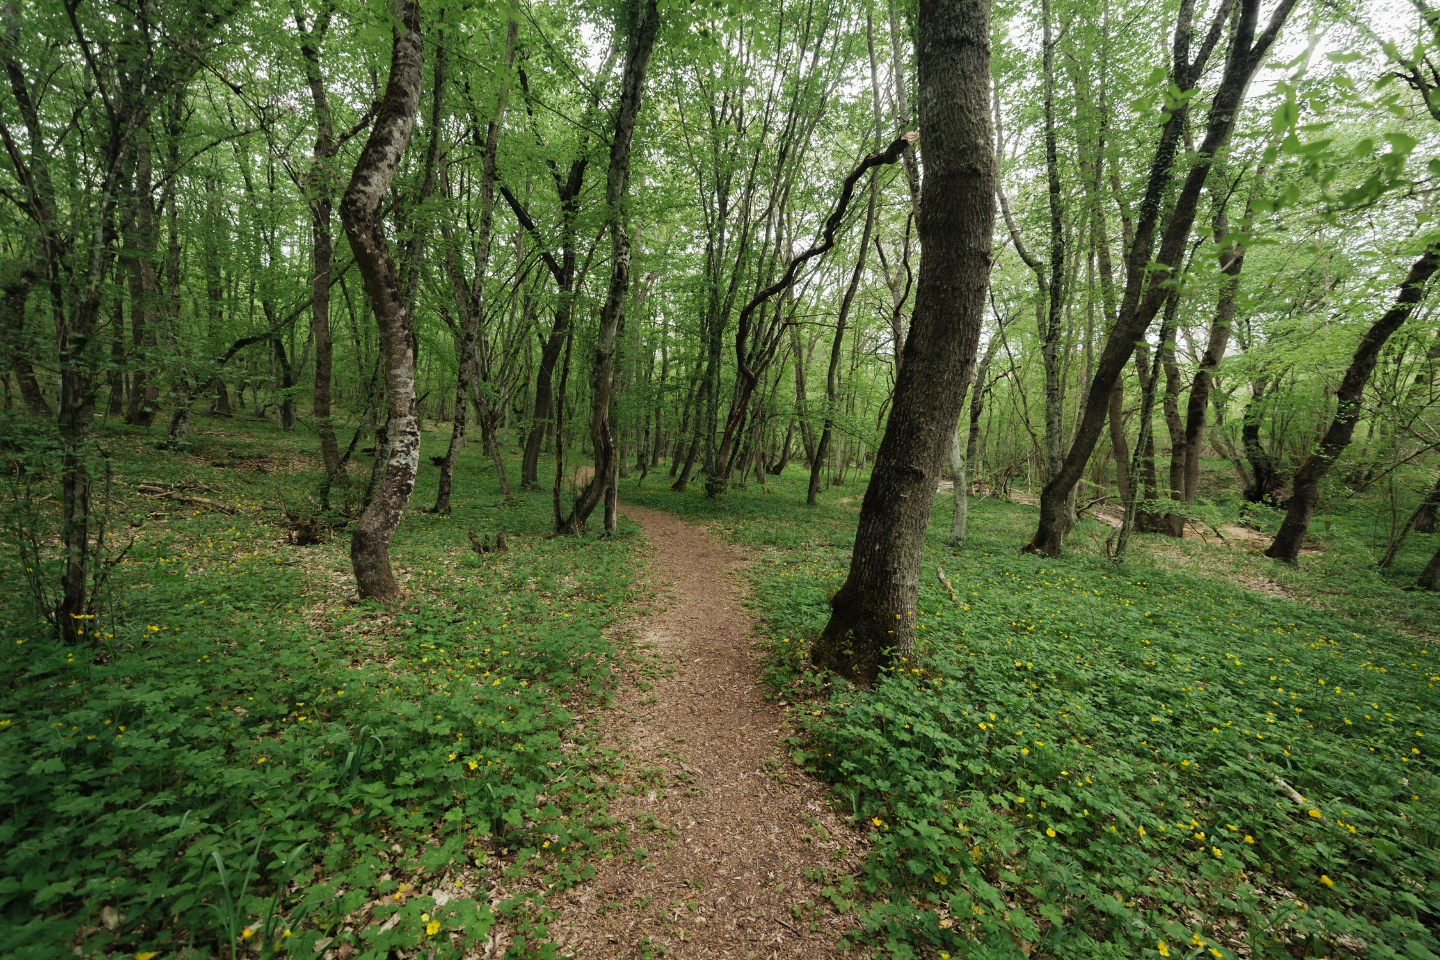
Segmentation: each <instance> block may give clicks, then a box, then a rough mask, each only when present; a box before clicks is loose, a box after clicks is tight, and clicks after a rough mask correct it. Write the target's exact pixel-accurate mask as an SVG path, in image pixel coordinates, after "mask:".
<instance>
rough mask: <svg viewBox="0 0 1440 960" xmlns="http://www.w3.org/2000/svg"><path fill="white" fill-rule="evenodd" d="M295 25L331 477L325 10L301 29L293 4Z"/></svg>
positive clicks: (314, 333)
mask: <svg viewBox="0 0 1440 960" xmlns="http://www.w3.org/2000/svg"><path fill="white" fill-rule="evenodd" d="M295 25H296V27H297V29H298V30H299V31H300V36H301V37H302V40H301V43H300V53H301V57H302V59H303V61H304V64H305V80H306V82H307V83H308V84H309V86H310V99H311V102H312V103H313V104H314V107H315V129H316V132H315V155H314V159H313V160H312V161H311V164H310V173H309V176H308V177H307V178H306V181H305V186H306V189H307V191H308V192H309V193H311V195H312V196H311V201H310V239H311V269H312V271H313V273H312V275H311V278H310V283H311V288H312V291H313V297H314V300H313V301H312V302H311V304H310V311H311V312H310V335H311V337H312V338H313V339H314V341H315V389H314V393H313V394H312V399H311V404H310V414H311V416H313V417H314V418H315V424H316V429H317V431H318V432H319V435H320V458H321V460H322V462H323V463H324V464H325V473H326V474H327V475H329V476H334V474H335V472H336V470H338V469H339V466H340V449H339V445H338V443H337V442H336V439H335V424H334V423H333V422H332V420H331V418H330V402H331V398H330V382H331V380H332V379H333V378H334V372H333V369H332V368H333V365H334V348H333V345H332V342H331V339H330V272H331V270H333V269H334V265H335V243H334V239H333V237H332V236H331V216H332V212H333V207H334V204H333V202H332V201H331V190H332V186H331V183H330V161H331V160H332V159H333V158H334V156H335V153H336V151H337V150H338V146H337V145H336V143H335V131H334V124H333V120H332V118H331V115H330V101H329V98H328V97H327V96H326V93H325V77H324V74H323V73H322V72H321V69H320V51H319V44H320V42H321V41H322V40H323V39H324V37H325V33H326V31H327V30H328V29H329V26H330V9H329V8H328V7H327V8H326V9H325V10H324V11H323V12H322V13H321V14H320V17H319V19H318V21H317V22H316V24H315V28H314V29H313V30H306V28H305V18H304V15H303V14H301V13H300V12H299V11H298V9H297V11H296V13H295Z"/></svg>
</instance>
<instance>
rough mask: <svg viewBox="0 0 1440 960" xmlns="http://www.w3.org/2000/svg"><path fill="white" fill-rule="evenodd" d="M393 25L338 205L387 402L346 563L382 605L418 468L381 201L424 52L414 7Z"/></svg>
mask: <svg viewBox="0 0 1440 960" xmlns="http://www.w3.org/2000/svg"><path fill="white" fill-rule="evenodd" d="M395 19H396V23H395V26H394V27H393V28H392V32H393V36H394V43H393V47H392V51H391V57H390V78H389V80H388V82H387V83H386V85H385V93H384V96H383V97H382V99H381V101H380V106H379V109H378V110H377V111H376V117H375V123H374V126H373V127H372V128H371V130H370V136H369V138H368V139H367V140H366V141H365V147H364V149H363V150H362V151H361V152H360V158H359V159H358V160H356V161H355V172H354V174H353V175H352V176H351V178H350V185H349V186H348V187H346V188H345V196H344V198H343V199H342V200H341V202H340V221H341V223H342V224H344V227H345V235H346V237H347V238H348V239H349V241H350V249H351V250H353V251H354V253H355V261H356V263H357V265H358V266H359V267H360V274H361V276H362V277H364V279H365V292H366V293H367V294H368V295H369V299H370V305H371V307H373V308H374V310H375V321H376V325H377V326H378V327H379V330H380V348H381V351H382V352H383V354H384V358H385V360H384V365H385V392H386V396H387V397H388V398H389V401H390V425H389V430H388V434H387V435H388V443H387V444H386V450H385V456H386V463H385V467H384V472H383V475H382V476H381V478H380V482H379V483H378V484H377V485H376V489H375V492H374V495H373V497H372V498H371V500H370V503H369V505H368V506H366V508H365V512H364V513H362V514H361V515H360V520H359V521H358V522H357V523H356V524H355V531H354V534H353V536H352V538H351V543H350V562H351V565H352V566H353V567H354V569H355V581H356V584H357V586H358V587H359V588H360V596H361V597H362V598H364V599H367V600H378V601H380V602H382V603H388V602H392V601H395V600H398V599H400V585H399V584H398V583H396V582H395V576H394V574H393V573H392V572H391V569H390V541H391V539H392V538H393V537H394V535H395V530H396V528H398V527H399V525H400V517H401V516H402V515H403V514H404V512H405V506H406V504H408V503H409V502H410V494H411V492H412V491H413V490H414V488H415V472H416V469H417V468H418V467H419V463H420V422H419V419H418V417H417V416H416V403H415V353H414V347H413V339H412V331H413V318H412V317H411V315H410V311H409V309H408V308H407V307H406V304H405V298H404V295H403V293H402V291H401V289H400V276H399V273H398V272H397V270H396V268H395V259H394V257H393V256H392V255H391V252H390V245H389V243H388V241H387V240H386V238H385V229H384V221H383V219H382V205H383V203H384V200H385V194H386V191H387V190H389V188H390V183H391V181H392V180H393V179H394V178H395V170H396V168H397V167H398V166H399V165H400V158H401V155H402V154H403V153H404V152H405V148H406V146H408V145H409V143H410V135H411V133H412V132H414V129H415V115H416V113H417V112H418V109H419V105H420V87H421V83H422V78H423V72H424V47H423V40H422V37H421V34H420V5H419V2H418V0H398V2H397V3H396V8H395Z"/></svg>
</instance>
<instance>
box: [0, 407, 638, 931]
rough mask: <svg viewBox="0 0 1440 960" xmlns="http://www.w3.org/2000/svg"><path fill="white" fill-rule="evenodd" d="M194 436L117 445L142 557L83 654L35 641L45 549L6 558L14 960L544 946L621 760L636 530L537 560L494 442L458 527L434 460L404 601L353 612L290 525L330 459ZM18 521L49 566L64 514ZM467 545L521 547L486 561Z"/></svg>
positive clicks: (536, 515)
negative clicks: (620, 705) (174, 445)
mask: <svg viewBox="0 0 1440 960" xmlns="http://www.w3.org/2000/svg"><path fill="white" fill-rule="evenodd" d="M205 427H206V428H205V429H204V430H203V431H202V433H201V435H200V436H199V437H198V438H197V443H196V445H195V446H194V448H193V449H190V450H187V451H185V452H183V453H157V452H156V451H155V450H154V449H153V448H152V447H150V446H149V445H148V444H149V443H150V442H153V439H154V438H153V437H151V436H147V435H143V434H141V433H139V432H136V431H132V430H130V429H129V428H126V427H123V426H118V427H113V428H110V429H108V430H107V431H106V432H105V433H104V434H103V435H102V443H103V445H104V446H105V447H106V448H107V449H108V450H110V451H111V453H112V454H113V470H114V485H113V490H114V493H115V497H114V503H113V504H112V507H111V514H110V531H109V536H110V541H111V543H112V544H116V545H119V544H123V543H125V542H127V541H130V540H131V539H132V538H133V543H131V544H130V547H129V550H128V552H127V553H126V554H125V556H124V559H123V562H121V563H119V564H118V565H117V566H115V567H114V569H113V573H112V575H111V578H110V581H109V583H108V585H107V588H106V593H105V597H106V601H107V602H106V604H105V606H104V608H103V613H102V614H101V616H100V617H99V618H97V620H95V621H94V622H93V623H92V624H90V625H89V629H90V631H92V636H93V637H94V642H93V644H92V645H87V646H84V647H80V648H71V649H67V648H64V647H62V646H59V645H57V643H56V642H55V641H54V640H53V639H51V637H50V635H49V634H48V633H47V632H46V631H45V630H44V629H43V626H42V625H40V624H38V623H37V619H36V617H35V615H34V610H33V608H32V607H31V606H30V604H29V595H28V592H27V590H26V584H27V583H29V582H40V583H42V584H43V583H53V582H55V581H56V580H57V579H58V578H57V574H56V570H55V569H54V561H53V559H52V558H51V556H50V554H49V551H48V549H42V551H41V560H40V561H39V563H40V567H41V569H39V570H38V571H35V570H33V569H32V570H28V571H27V570H26V569H23V567H24V566H28V565H31V564H33V563H35V561H34V559H33V557H23V558H22V557H21V556H20V555H19V554H17V553H15V552H14V551H13V550H10V551H7V552H6V555H5V556H4V557H3V560H0V564H3V566H0V584H3V589H0V596H3V597H4V598H5V599H4V606H3V608H0V620H3V628H0V677H3V678H4V680H3V681H0V784H3V787H0V955H3V956H5V957H13V958H17V960H19V958H36V960H39V958H51V957H60V956H66V957H68V956H70V955H72V951H73V952H74V955H77V956H82V955H121V954H124V955H136V956H141V957H144V956H146V955H149V954H157V955H162V956H169V955H181V954H184V953H185V952H186V951H185V948H187V947H188V948H193V949H194V950H196V951H198V952H199V954H198V955H201V956H203V955H207V954H208V955H212V956H221V957H228V956H229V955H230V954H231V952H232V951H233V950H236V949H238V945H244V946H246V947H249V948H251V952H252V953H253V952H254V950H255V949H256V948H257V945H258V949H259V950H260V953H261V954H262V955H271V954H274V953H277V952H279V951H280V950H288V951H289V952H290V953H291V954H292V955H295V956H301V957H309V956H312V955H315V956H318V955H319V954H318V953H316V951H317V950H320V949H322V948H325V949H329V950H339V951H340V953H341V954H342V955H344V954H347V953H348V954H352V955H353V956H355V957H387V956H390V955H393V953H394V952H395V951H406V952H410V951H416V950H423V951H424V952H426V954H427V955H429V956H461V955H464V954H465V953H467V952H471V951H473V950H474V949H476V947H477V945H480V944H486V943H488V942H489V941H490V938H491V937H492V936H494V935H496V934H499V933H502V932H503V933H504V935H505V936H513V937H514V940H513V941H512V944H511V946H512V949H513V950H515V951H516V952H517V953H518V952H520V951H522V950H523V949H524V948H525V943H526V940H527V938H528V939H529V940H530V941H531V942H532V945H533V941H534V940H535V939H536V938H538V937H543V935H544V932H545V927H544V921H545V919H546V917H547V913H546V909H545V907H544V904H543V893H542V892H540V891H542V889H543V887H544V886H545V885H547V884H551V883H554V884H557V885H558V888H560V889H563V888H564V887H565V886H567V885H569V884H571V883H574V882H576V881H577V880H579V879H581V878H582V877H584V876H587V875H588V874H589V872H590V871H591V869H592V868H591V867H589V866H588V865H587V864H586V857H587V855H589V854H593V852H594V849H595V847H596V846H597V845H598V844H600V843H602V842H603V841H604V830H605V827H606V825H607V819H606V815H605V808H606V803H607V800H608V797H609V796H610V795H612V794H613V793H614V790H615V789H616V788H615V787H614V786H613V785H612V780H613V779H614V778H613V777H612V774H614V773H615V772H616V764H617V762H618V761H617V758H616V757H615V756H614V754H613V752H607V751H603V750H601V749H599V748H598V746H596V744H595V740H596V739H598V734H597V732H596V731H595V729H594V726H593V724H594V719H593V716H592V715H593V713H594V708H595V707H596V706H597V705H600V704H603V703H604V702H605V701H606V700H607V699H608V697H609V695H610V691H612V690H613V689H614V687H615V684H616V679H617V671H621V670H623V669H624V668H625V666H626V662H627V652H626V651H625V650H622V649H618V648H617V647H616V646H615V645H614V644H613V643H612V642H611V641H610V640H608V639H607V638H606V637H605V635H604V634H603V632H602V629H603V628H604V626H605V625H606V624H608V623H610V622H611V621H613V620H614V619H615V618H616V617H617V616H619V615H620V614H621V613H622V612H623V611H627V609H628V608H629V607H631V606H632V605H633V604H634V603H635V601H636V600H637V595H636V591H635V589H634V587H633V586H632V584H631V579H630V577H631V571H632V570H633V568H634V566H635V563H636V550H637V547H638V543H639V541H638V538H637V536H636V529H637V528H635V527H634V526H633V525H631V524H628V523H626V524H624V525H623V526H622V528H621V532H620V536H619V537H617V538H615V539H612V540H603V541H602V540H568V539H566V540H559V539H547V538H546V537H545V536H544V535H545V533H546V532H547V531H548V529H549V525H550V514H549V509H550V508H549V495H548V492H547V493H545V494H529V495H527V496H526V497H524V498H523V499H519V500H513V501H503V500H502V499H501V497H500V494H499V491H498V486H497V484H496V481H495V480H494V478H493V477H492V476H491V475H490V471H489V469H488V465H487V464H486V463H485V461H484V460H483V459H482V457H481V455H480V449H479V445H478V444H475V445H472V446H471V447H470V448H469V449H468V450H467V451H466V453H465V454H464V455H463V456H462V459H461V464H460V468H459V470H458V472H457V477H456V503H455V510H454V513H453V515H452V516H450V517H442V516H435V515H426V514H423V513H421V512H419V508H423V507H425V506H428V505H429V503H430V502H433V498H434V481H435V476H436V471H435V470H434V469H433V468H431V467H430V466H429V463H428V459H427V460H422V465H423V466H422V471H421V479H420V484H419V488H418V489H417V491H416V493H415V496H414V498H413V500H412V505H413V508H414V509H412V510H411V511H410V512H409V513H408V514H407V515H406V517H405V519H404V522H403V523H402V525H401V528H400V532H399V534H398V535H397V537H396V541H395V549H394V561H395V565H396V569H397V574H398V575H399V577H400V579H401V580H402V582H403V583H404V585H405V588H406V590H407V593H408V599H407V601H406V602H405V603H404V604H403V605H401V606H399V607H396V608H381V607H377V606H374V605H371V604H366V603H358V602H355V601H354V599H353V596H354V586H353V579H352V577H351V574H350V568H349V558H348V540H347V539H346V538H344V537H343V536H337V537H335V538H334V539H333V541H332V542H329V543H324V544H320V545H316V546H310V547H296V546H292V545H290V544H289V543H287V539H286V534H285V530H284V529H283V526H284V525H283V523H282V522H281V518H280V513H279V510H278V497H277V494H276V491H277V487H278V488H283V490H284V495H285V498H286V500H287V502H288V503H289V505H290V507H291V508H292V509H296V508H299V509H301V510H307V511H313V510H314V509H315V506H314V499H313V496H310V494H309V493H308V492H307V491H314V490H315V489H316V488H317V487H318V483H319V479H320V474H319V473H318V472H317V470H316V467H315V455H314V448H315V446H316V444H315V441H314V438H313V437H312V436H309V435H306V434H304V433H303V432H297V433H296V434H293V435H282V434H279V433H278V432H277V431H275V430H274V428H273V427H271V426H270V425H267V424H255V423H245V424H242V423H240V422H239V421H235V422H232V423H230V424H225V425H223V426H217V425H215V424H206V425H205ZM446 439H447V435H446V434H443V433H435V434H427V435H426V436H425V449H424V451H423V453H424V454H425V455H426V457H427V458H428V456H429V455H431V454H437V453H441V452H443V448H444V443H445V441H446ZM45 456H46V455H45V454H44V452H43V451H42V452H40V453H38V454H36V456H35V458H34V459H33V460H32V461H31V463H30V466H34V467H37V468H40V469H48V470H50V471H52V472H51V473H50V475H51V476H53V464H52V463H49V462H48V461H47V460H46V459H45ZM12 476H14V475H13V474H12ZM18 482H19V481H18V480H17V481H16V483H17V484H18ZM41 489H44V487H43V486H37V487H36V490H41ZM156 491H160V492H159V493H157V492H156ZM167 491H168V492H178V493H179V494H180V495H183V496H192V497H200V498H203V501H206V502H207V503H208V504H209V505H207V503H201V502H199V501H194V500H192V501H190V502H188V503H187V502H182V501H178V500H176V499H173V498H171V497H170V496H168V495H166V492H167ZM11 492H12V494H23V493H25V492H26V491H24V490H23V489H20V488H19V487H18V486H15V487H12V491H11ZM216 503H218V504H221V505H227V506H229V507H232V508H234V511H235V512H234V513H233V514H227V513H226V512H224V511H222V510H219V509H214V508H213V504H216ZM26 506H27V504H25V503H24V502H23V501H17V500H16V499H15V498H14V497H13V496H12V498H10V499H9V502H8V503H7V508H8V510H9V512H8V514H7V517H8V520H9V523H10V526H9V529H8V530H7V535H6V540H7V542H9V543H11V544H12V545H13V544H14V543H15V542H16V541H17V540H18V539H21V538H22V535H23V536H24V537H32V538H33V539H35V540H37V541H38V542H40V543H41V544H42V547H43V545H45V544H48V543H53V536H54V516H53V512H54V511H53V506H54V504H53V501H44V500H40V501H32V502H30V503H29V504H28V506H29V507H31V508H33V509H22V508H23V507H26ZM467 528H469V529H473V530H475V531H476V532H477V533H481V534H494V533H495V532H498V531H501V530H503V531H505V532H506V533H507V535H508V538H509V543H510V551H509V552H508V553H506V554H504V555H489V556H484V557H482V556H479V555H476V554H474V553H473V552H472V551H471V550H470V548H469V546H468V544H467V542H466V529H467ZM37 574H38V577H37ZM533 875H543V877H544V882H543V883H540V882H536V881H535V880H534V879H533ZM527 878H528V879H527ZM347 942H348V943H349V944H350V946H349V947H345V946H344V945H345V944H346V943H347ZM342 948H343V949H342ZM242 952H243V951H242ZM539 952H540V953H541V954H544V953H545V952H546V951H544V950H541V951H539Z"/></svg>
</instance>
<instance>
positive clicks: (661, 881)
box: [549, 506, 868, 960]
mask: <svg viewBox="0 0 1440 960" xmlns="http://www.w3.org/2000/svg"><path fill="white" fill-rule="evenodd" d="M623 509H624V512H625V513H626V514H627V515H628V516H629V517H630V518H631V519H633V520H635V521H636V522H638V523H639V524H640V525H641V527H643V528H644V530H645V535H646V537H647V539H648V540H649V545H650V550H649V555H650V568H649V572H648V577H649V582H650V584H651V586H652V588H653V589H654V592H655V602H654V604H653V606H654V608H655V609H654V612H652V613H651V614H650V615H648V616H644V617H640V618H637V619H635V620H631V621H628V622H626V623H623V624H620V625H619V627H618V629H619V630H621V631H625V632H628V633H631V634H632V635H633V636H634V637H635V638H636V640H637V641H638V642H639V643H642V644H645V643H648V644H652V645H653V647H654V652H655V653H656V654H657V655H658V657H659V658H660V660H661V661H662V662H663V663H666V664H669V665H673V671H671V672H670V673H669V674H668V675H667V676H664V677H661V678H660V679H658V680H657V681H656V682H655V686H654V688H653V689H651V690H648V691H645V690H640V689H631V690H627V691H625V692H623V693H621V694H619V695H618V696H617V697H616V702H615V706H614V708H612V709H611V710H609V711H607V713H608V715H609V717H610V720H609V721H608V723H609V730H608V731H607V740H608V741H609V745H612V746H615V747H618V748H619V749H621V750H622V751H623V752H625V753H626V754H627V755H628V758H627V767H629V768H631V769H636V768H639V767H662V768H664V771H665V775H664V777H663V779H662V782H660V783H655V782H645V781H641V782H642V783H643V784H644V789H643V791H642V792H641V793H640V794H639V795H638V796H636V795H630V794H629V793H622V795H621V796H620V797H619V798H618V799H617V800H616V801H615V803H614V804H613V806H612V808H611V813H612V815H614V816H616V817H618V818H619V819H620V820H621V821H622V822H623V823H625V824H627V825H628V826H629V831H630V837H631V844H632V845H633V846H635V847H642V846H643V847H645V848H647V850H648V856H646V857H645V858H644V859H643V860H639V859H636V858H635V857H633V856H626V855H625V854H624V852H621V854H620V855H619V856H615V857H613V858H611V859H608V860H604V861H602V862H601V863H599V864H598V865H597V872H596V875H595V877H594V878H592V879H591V880H589V881H587V882H585V883H583V884H581V885H579V886H577V887H575V888H573V889H571V890H570V891H568V893H567V894H565V895H564V896H562V897H559V898H556V899H554V900H551V901H550V903H549V905H550V906H552V907H556V908H558V909H559V910H560V911H561V916H560V918H559V919H557V920H556V921H555V922H554V923H552V924H551V925H550V934H551V937H552V940H553V942H554V943H555V944H556V946H557V947H559V948H560V950H562V951H563V952H565V953H568V954H573V955H574V956H576V957H580V958H584V960H608V958H620V957H625V958H631V957H641V956H647V955H653V956H659V955H662V952H663V955H664V956H667V957H672V958H682V960H684V958H700V957H733V958H737V960H738V958H747V957H765V958H774V960H780V958H786V957H793V958H800V957H805V958H813V957H826V956H845V955H848V954H847V952H846V951H839V950H837V949H836V948H835V942H836V940H837V938H838V937H839V936H840V934H841V933H843V932H844V930H845V929H846V927H847V926H848V925H850V922H851V921H853V914H852V915H851V917H849V918H844V919H842V918H840V917H838V916H836V915H835V912H834V911H833V910H831V909H827V908H826V905H825V901H824V899H823V898H822V896H821V888H822V887H823V886H824V884H823V883H816V882H814V881H813V880H812V879H811V878H810V877H809V876H808V875H809V874H811V873H812V872H813V871H814V870H815V869H816V868H817V867H818V868H821V869H822V870H825V871H829V872H831V874H832V875H834V873H835V871H837V870H839V871H841V872H844V873H853V872H854V871H855V869H856V868H857V867H858V865H859V863H860V861H861V859H862V858H863V855H864V852H865V849H866V847H867V846H868V844H867V843H866V840H865V838H864V836H863V835H861V834H859V833H857V832H856V831H855V830H854V829H853V828H852V827H851V826H850V825H849V824H847V823H844V822H842V821H841V820H840V819H839V818H838V817H837V816H835V814H834V813H833V812H832V810H831V807H830V805H829V804H828V803H826V802H825V797H826V793H827V791H826V788H825V787H824V786H823V785H822V784H820V783H818V782H817V781H815V780H814V779H813V778H811V777H809V776H807V775H806V774H805V773H804V772H803V771H801V770H800V769H799V768H798V767H796V766H795V764H794V763H793V762H792V761H791V760H790V758H789V755H788V753H787V752H786V751H784V750H782V749H781V746H780V743H779V735H780V729H781V726H782V723H783V720H784V710H783V708H782V707H780V706H779V705H778V704H776V703H774V702H771V701H767V700H766V699H765V696H764V692H763V689H762V687H761V685H760V679H759V676H760V675H759V666H760V656H759V653H758V651H755V650H753V649H752V645H753V641H754V637H753V634H752V624H751V621H750V618H749V617H748V616H746V613H745V610H744V607H743V606H742V604H743V600H744V595H745V590H744V586H743V584H742V583H741V582H740V580H739V578H738V577H736V576H735V574H736V573H737V572H738V571H740V570H742V569H743V568H744V567H745V566H746V561H745V558H744V556H743V555H742V554H741V552H740V551H739V550H738V549H736V548H735V547H733V546H731V545H729V544H726V543H722V542H720V541H718V540H716V539H715V538H714V537H712V536H710V535H709V534H707V533H706V532H705V531H704V530H702V529H701V528H699V527H697V526H693V525H691V524H688V523H685V522H684V521H682V520H680V519H679V518H677V517H674V516H672V515H670V514H667V513H662V512H660V511H656V510H648V509H645V508H643V507H634V506H626V507H624V508H623ZM691 778H693V782H691ZM651 817H654V818H655V820H656V821H658V822H659V825H660V828H659V829H653V828H652V829H651V830H650V831H649V832H643V833H642V830H643V827H644V825H645V824H647V823H649V824H653V821H651V820H650V818H651ZM669 831H674V833H675V836H674V837H673V838H672V837H670V836H669ZM677 901H678V903H679V905H678V906H676V902H677ZM807 901H808V902H809V903H810V904H812V905H813V906H811V907H807V906H806V905H805V904H806V902H807ZM691 904H693V905H694V906H693V907H692V906H691Z"/></svg>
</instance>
